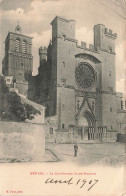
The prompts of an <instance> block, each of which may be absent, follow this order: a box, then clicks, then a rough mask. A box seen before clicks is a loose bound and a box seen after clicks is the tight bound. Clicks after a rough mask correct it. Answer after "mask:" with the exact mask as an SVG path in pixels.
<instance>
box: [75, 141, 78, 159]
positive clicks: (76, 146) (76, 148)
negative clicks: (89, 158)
mask: <svg viewBox="0 0 126 196" xmlns="http://www.w3.org/2000/svg"><path fill="white" fill-rule="evenodd" d="M77 151H78V145H77V144H74V156H75V157H77Z"/></svg>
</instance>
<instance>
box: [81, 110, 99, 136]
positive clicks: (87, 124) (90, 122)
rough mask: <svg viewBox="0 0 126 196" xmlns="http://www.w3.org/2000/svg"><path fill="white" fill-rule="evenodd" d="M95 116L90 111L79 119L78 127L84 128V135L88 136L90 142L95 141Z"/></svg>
mask: <svg viewBox="0 0 126 196" xmlns="http://www.w3.org/2000/svg"><path fill="white" fill-rule="evenodd" d="M95 122H96V121H95V116H94V114H92V113H91V112H89V111H88V110H86V111H85V112H84V113H83V115H82V116H81V117H80V118H79V119H78V126H80V127H82V132H83V134H82V135H85V136H86V135H87V138H88V140H91V139H95Z"/></svg>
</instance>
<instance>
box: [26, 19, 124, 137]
mask: <svg viewBox="0 0 126 196" xmlns="http://www.w3.org/2000/svg"><path fill="white" fill-rule="evenodd" d="M51 25H52V42H50V44H49V47H48V48H44V47H43V48H42V47H41V48H40V49H39V55H40V67H39V74H38V76H36V77H37V78H38V82H37V85H38V88H41V90H39V95H38V97H36V101H38V103H40V104H43V105H45V106H46V108H47V109H46V115H47V116H48V117H51V116H54V119H55V120H54V121H55V123H54V124H55V129H57V130H60V131H63V130H66V129H68V127H70V126H71V125H73V126H77V127H83V126H84V127H91V128H92V129H91V133H93V136H92V137H95V136H94V133H95V131H96V129H97V127H102V128H103V129H102V132H106V131H111V132H114V131H117V129H118V125H117V109H120V110H121V109H123V108H122V106H121V99H122V95H121V94H119V93H116V71H115V70H116V65H115V55H116V53H115V40H116V38H117V34H116V33H113V32H112V30H111V29H107V28H106V27H105V26H104V25H102V24H98V25H95V26H94V45H92V44H90V45H89V47H87V45H86V43H85V42H81V45H78V41H77V40H76V39H75V21H74V20H66V19H63V18H61V17H55V18H54V20H53V21H52V23H51ZM34 84H35V82H33V83H31V85H30V88H29V92H30V94H29V98H30V99H33V97H34V98H35V95H36V94H37V93H36V91H34V90H33V86H34ZM34 89H35V88H34ZM33 91H34V92H33ZM33 94H34V96H33ZM117 103H118V104H117Z"/></svg>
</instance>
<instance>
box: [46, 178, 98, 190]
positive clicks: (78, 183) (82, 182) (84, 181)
mask: <svg viewBox="0 0 126 196" xmlns="http://www.w3.org/2000/svg"><path fill="white" fill-rule="evenodd" d="M97 182H98V180H96V179H94V180H87V179H78V180H77V181H76V182H74V180H73V177H72V178H70V179H68V180H55V179H53V178H48V179H47V180H46V181H45V184H67V185H76V186H79V187H80V188H83V187H84V185H85V184H89V185H90V186H89V188H88V189H87V191H90V190H91V188H92V187H93V186H94V185H95V184H96V183H97Z"/></svg>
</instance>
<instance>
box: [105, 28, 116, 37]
mask: <svg viewBox="0 0 126 196" xmlns="http://www.w3.org/2000/svg"><path fill="white" fill-rule="evenodd" d="M104 34H105V36H107V37H109V38H112V39H116V38H117V33H113V32H112V30H111V29H108V28H106V27H105V28H104Z"/></svg>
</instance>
